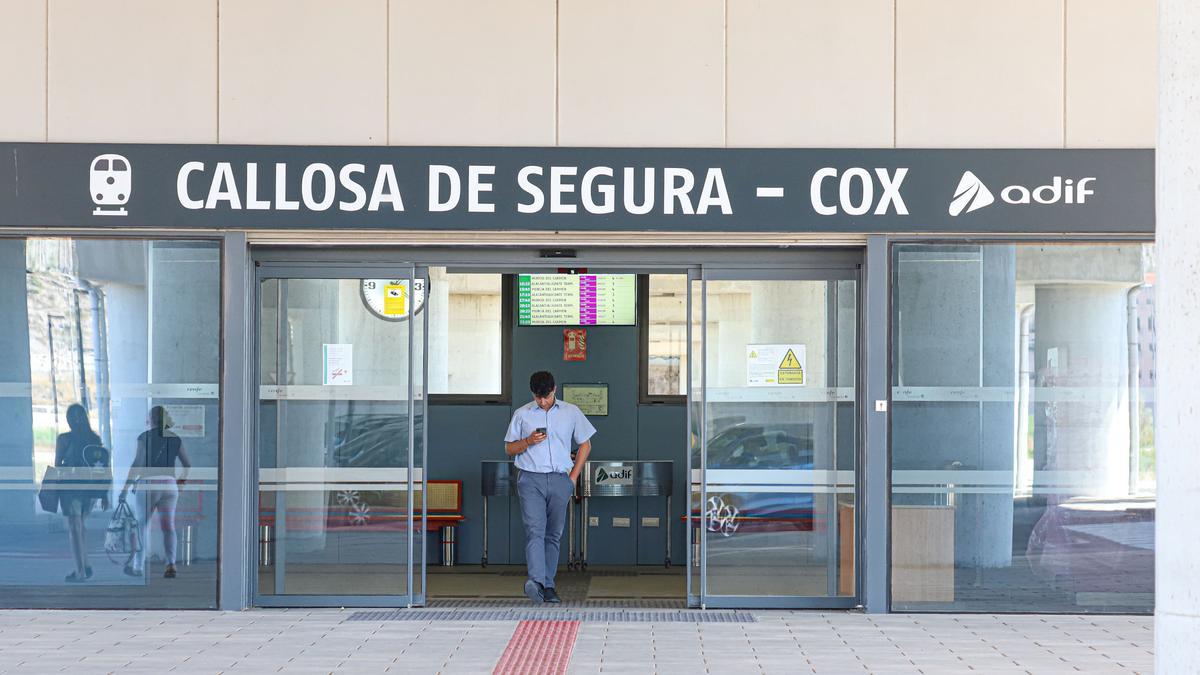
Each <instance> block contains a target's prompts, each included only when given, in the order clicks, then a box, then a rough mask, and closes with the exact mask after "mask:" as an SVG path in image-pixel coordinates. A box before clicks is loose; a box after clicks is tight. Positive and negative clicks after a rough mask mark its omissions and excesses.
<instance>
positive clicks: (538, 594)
mask: <svg viewBox="0 0 1200 675" xmlns="http://www.w3.org/2000/svg"><path fill="white" fill-rule="evenodd" d="M542 593H543V590H542V585H541V584H539V583H538V582H536V581H534V580H533V579H526V580H525V597H527V598H529V599H530V600H532V601H533V602H534V603H535V604H539V605H540V604H541V603H543V602H545V600H544V599H543V596H542Z"/></svg>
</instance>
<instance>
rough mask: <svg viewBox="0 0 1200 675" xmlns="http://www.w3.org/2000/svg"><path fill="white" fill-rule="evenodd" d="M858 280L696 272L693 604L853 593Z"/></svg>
mask: <svg viewBox="0 0 1200 675" xmlns="http://www.w3.org/2000/svg"><path fill="white" fill-rule="evenodd" d="M857 280H858V268H857V266H848V267H845V268H805V269H768V270H730V269H718V270H714V269H710V268H705V269H703V270H701V272H700V273H699V274H698V275H694V276H693V279H692V280H691V282H690V283H689V303H690V304H689V307H690V309H689V311H690V315H691V321H690V324H691V327H690V332H691V335H690V342H691V345H692V353H693V354H694V355H697V356H698V358H693V359H692V365H691V374H690V377H691V382H690V386H689V391H690V394H689V399H690V400H689V408H688V410H689V423H688V424H689V440H690V442H691V446H692V452H691V458H690V464H691V466H690V468H691V476H692V481H691V483H692V485H691V513H692V517H691V518H689V521H690V523H691V528H692V532H691V533H690V534H691V535H692V536H691V541H692V542H693V546H692V547H691V548H692V551H691V553H692V560H691V561H690V572H691V573H690V575H689V584H688V586H689V600H690V601H691V602H692V603H693V604H694V605H700V606H717V607H719V606H737V607H756V606H757V607H852V606H854V604H855V602H856V601H855V598H856V583H855V582H856V566H855V549H856V547H857V528H856V526H855V523H856V521H857V518H856V513H857V511H856V508H855V507H856V482H857V481H856V471H855V466H856V459H857V454H858V451H857V448H858V423H857V412H856V401H857V387H856V381H857V353H858V346H857V345H858V341H857V327H858V281H857Z"/></svg>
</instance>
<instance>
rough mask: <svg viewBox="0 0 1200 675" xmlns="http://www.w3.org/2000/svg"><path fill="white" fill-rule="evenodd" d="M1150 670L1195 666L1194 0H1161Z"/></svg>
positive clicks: (1197, 18)
mask: <svg viewBox="0 0 1200 675" xmlns="http://www.w3.org/2000/svg"><path fill="white" fill-rule="evenodd" d="M1158 12H1159V34H1158V44H1159V70H1158V72H1159V89H1158V90H1159V118H1158V153H1157V176H1158V255H1159V280H1160V285H1159V287H1158V289H1157V290H1156V292H1157V294H1158V297H1157V302H1158V312H1159V317H1158V318H1159V321H1158V392H1157V396H1158V399H1157V401H1158V415H1157V418H1158V420H1157V422H1158V429H1157V434H1156V436H1157V438H1156V446H1157V453H1158V454H1157V459H1158V467H1157V468H1158V507H1159V508H1158V526H1157V527H1158V531H1157V538H1156V551H1155V553H1156V559H1155V566H1156V568H1157V569H1156V570H1155V583H1156V585H1157V586H1156V588H1157V592H1156V596H1155V631H1154V639H1155V642H1156V644H1155V658H1156V661H1157V662H1156V664H1155V670H1156V671H1158V672H1160V673H1192V672H1195V671H1196V669H1197V668H1200V641H1197V640H1196V636H1197V635H1200V537H1197V536H1196V534H1195V532H1196V529H1195V518H1196V515H1195V514H1196V512H1197V511H1200V484H1198V483H1197V481H1196V476H1200V453H1198V452H1196V439H1197V438H1200V410H1198V407H1200V406H1197V403H1196V396H1197V393H1198V392H1200V384H1197V383H1200V352H1197V350H1196V335H1197V334H1198V333H1200V296H1198V295H1197V289H1198V288H1200V257H1197V255H1196V252H1197V251H1200V223H1198V222H1197V220H1198V218H1200V216H1198V215H1197V214H1200V187H1198V186H1197V175H1200V59H1198V58H1196V55H1197V54H1200V31H1197V30H1196V26H1197V25H1200V4H1197V3H1195V2H1193V1H1192V0H1160V2H1159V3H1158Z"/></svg>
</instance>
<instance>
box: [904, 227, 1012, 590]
mask: <svg viewBox="0 0 1200 675" xmlns="http://www.w3.org/2000/svg"><path fill="white" fill-rule="evenodd" d="M896 276H897V283H898V291H897V295H896V298H895V304H894V306H893V321H894V322H895V323H894V325H895V326H896V328H895V332H894V335H893V340H894V341H895V345H896V346H895V350H896V352H895V353H896V355H897V357H898V358H897V359H896V362H895V364H894V366H893V367H894V368H895V369H896V373H897V376H896V381H895V382H894V384H896V385H898V386H901V387H939V388H943V389H948V388H952V387H962V388H966V389H972V388H976V387H1002V386H1012V383H1013V379H1014V377H1013V375H1014V372H1015V368H1016V350H1015V349H1014V348H1013V346H1014V345H1015V343H1016V334H1015V333H1016V325H1017V322H1016V254H1015V249H1014V247H1012V246H998V245H997V246H986V247H977V246H970V247H963V248H962V249H959V250H953V251H940V252H929V253H925V254H922V255H920V256H919V257H916V256H915V254H914V257H908V258H907V259H906V258H902V259H901V261H900V262H899V267H898V268H897V270H896ZM1014 427H1015V425H1014V422H1013V403H1012V402H1011V401H984V402H977V401H970V400H966V401H961V400H942V401H922V402H901V401H897V402H896V403H895V404H894V408H893V410H892V468H893V469H897V470H924V471H941V470H960V471H962V476H963V478H962V479H961V481H960V482H961V483H969V482H971V481H972V480H974V478H973V477H974V476H977V475H978V474H976V473H975V472H978V471H988V472H1001V471H1003V472H1011V471H1013V468H1014V467H1013V443H1014V439H1013V433H1014ZM939 497H940V495H936V494H927V495H905V494H895V495H893V501H894V503H896V504H930V503H937V500H938V499H939ZM953 502H954V506H955V512H954V523H955V551H954V560H955V563H956V564H957V565H958V566H960V567H968V568H995V567H1007V566H1008V565H1010V564H1011V563H1012V550H1013V500H1012V496H1011V495H1007V494H1003V495H998V494H978V493H972V492H970V491H967V492H964V493H960V494H956V495H954V498H953ZM901 545H909V544H908V543H907V542H893V546H894V547H895V546H901Z"/></svg>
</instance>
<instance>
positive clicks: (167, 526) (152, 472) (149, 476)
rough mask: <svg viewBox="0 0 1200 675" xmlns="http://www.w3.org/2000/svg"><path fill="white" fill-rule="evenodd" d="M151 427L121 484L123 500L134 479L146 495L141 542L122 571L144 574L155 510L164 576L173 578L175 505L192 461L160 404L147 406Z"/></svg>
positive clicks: (140, 442) (140, 440) (139, 489)
mask: <svg viewBox="0 0 1200 675" xmlns="http://www.w3.org/2000/svg"><path fill="white" fill-rule="evenodd" d="M148 422H149V424H150V428H149V429H147V430H145V431H143V432H142V433H141V435H140V436H138V443H137V456H136V457H135V458H134V460H133V466H131V467H130V468H129V477H128V478H126V479H125V487H123V488H121V500H122V501H124V499H125V495H126V493H128V492H129V486H130V485H131V484H132V483H134V482H135V481H136V482H137V483H138V484H139V487H138V492H140V493H142V494H145V495H146V509H145V511H144V512H143V513H144V517H143V518H142V545H141V547H140V548H139V549H138V551H137V552H135V553H134V554H133V557H132V558H131V559H130V561H129V562H128V563H126V565H125V574H128V575H129V576H133V577H140V576H142V575H143V574H145V569H144V566H145V561H146V547H147V546H148V545H149V543H150V519H151V518H152V517H153V516H154V512H155V511H157V512H158V522H159V528H160V529H161V530H162V533H163V552H164V553H165V554H166V557H167V568H166V570H165V571H164V572H163V577H165V578H167V579H174V578H175V574H176V571H175V547H176V539H177V538H176V536H175V506H176V505H177V504H178V503H179V486H180V485H183V483H184V481H185V480H186V479H187V473H188V469H189V468H190V467H191V466H192V462H191V460H190V459H188V456H187V452H186V451H185V450H184V449H183V440H182V439H180V438H179V437H178V436H176V435H175V434H173V433H171V432H170V431H168V429H170V427H171V418H170V416H169V415H167V412H166V411H165V410H164V409H163V407H162V406H160V405H156V406H154V407H153V408H151V409H150V417H149V420H148ZM176 460H178V461H179V463H180V464H182V465H183V473H182V475H180V476H179V477H178V478H176V477H175V461H176Z"/></svg>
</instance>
